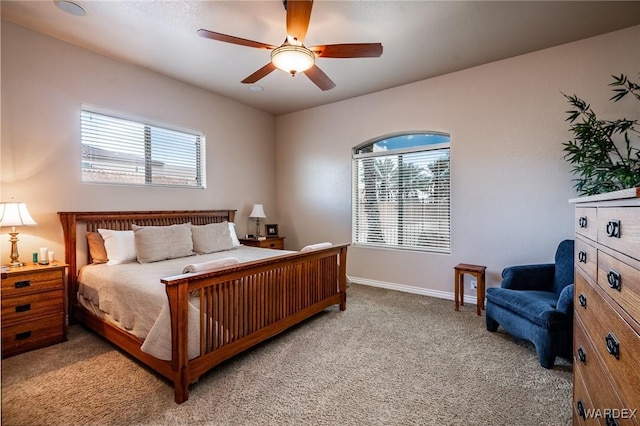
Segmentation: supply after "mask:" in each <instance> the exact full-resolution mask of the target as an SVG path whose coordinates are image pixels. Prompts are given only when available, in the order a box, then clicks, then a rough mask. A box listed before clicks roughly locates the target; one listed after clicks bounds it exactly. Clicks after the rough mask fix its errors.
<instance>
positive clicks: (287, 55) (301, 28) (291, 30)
mask: <svg viewBox="0 0 640 426" xmlns="http://www.w3.org/2000/svg"><path fill="white" fill-rule="evenodd" d="M282 3H283V4H284V8H285V10H286V11H287V38H286V39H285V41H284V43H282V44H281V45H280V46H274V45H271V44H265V43H261V42H258V41H253V40H247V39H244V38H240V37H234V36H230V35H226V34H221V33H216V32H213V31H209V30H204V29H200V30H198V35H199V36H200V37H204V38H209V39H211V40H217V41H223V42H225V43H232V44H239V45H240V46H247V47H255V48H258V49H267V50H271V62H269V63H268V64H267V65H265V66H264V67H262V68H260V69H259V70H258V71H256V72H254V73H253V74H251V75H250V76H249V77H247V78H245V79H244V80H242V83H248V84H251V83H255V82H257V81H258V80H260V79H261V78H263V77H265V76H267V75H268V74H269V73H271V72H272V71H274V70H275V69H276V68H278V69H281V70H283V71H285V72H288V73H290V74H291V75H292V76H295V75H296V74H297V73H299V72H302V73H304V74H305V75H306V76H307V77H309V79H310V80H311V81H312V82H313V83H315V84H316V86H318V87H319V88H320V89H322V90H330V89H333V88H334V87H336V85H335V83H334V82H333V81H331V79H330V78H329V77H328V76H327V75H326V74H325V73H324V72H323V71H322V70H321V69H320V68H318V66H317V65H316V64H315V60H316V58H377V57H379V56H380V55H382V44H380V43H349V44H327V45H320V46H312V47H306V46H305V45H304V44H303V43H302V42H303V41H304V38H305V36H306V35H307V29H308V28H309V19H310V18H311V8H312V7H313V0H283V1H282Z"/></svg>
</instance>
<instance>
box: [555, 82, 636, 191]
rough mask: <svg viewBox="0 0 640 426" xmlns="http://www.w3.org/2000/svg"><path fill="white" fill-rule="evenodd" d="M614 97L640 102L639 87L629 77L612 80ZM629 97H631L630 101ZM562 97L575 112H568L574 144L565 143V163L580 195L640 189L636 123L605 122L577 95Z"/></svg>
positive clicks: (627, 121) (614, 98)
mask: <svg viewBox="0 0 640 426" xmlns="http://www.w3.org/2000/svg"><path fill="white" fill-rule="evenodd" d="M612 77H613V82H612V83H610V84H609V86H612V87H614V89H613V92H614V95H613V96H612V97H611V98H610V99H609V100H612V101H614V102H618V101H620V100H622V99H623V98H627V100H628V99H631V100H632V101H640V85H638V84H636V83H634V82H632V81H630V80H629V79H628V78H627V76H626V75H624V74H621V75H620V76H619V77H617V76H612ZM627 95H631V96H629V97H627ZM563 96H564V97H565V98H566V99H567V100H568V101H569V104H571V106H572V107H573V109H571V110H569V111H567V114H568V115H569V116H568V117H567V119H566V121H568V122H569V123H570V124H571V127H570V130H571V133H572V134H573V140H571V141H569V142H566V143H564V144H563V145H564V149H563V151H564V152H565V155H564V157H563V158H564V159H566V160H567V161H568V162H569V163H570V164H572V165H573V168H572V169H571V172H572V173H573V174H574V175H577V176H578V178H577V179H575V182H576V183H575V185H574V186H575V188H576V189H577V190H578V192H579V193H580V195H594V194H601V193H604V192H611V191H616V190H620V189H626V188H632V187H635V186H640V137H639V136H640V132H639V130H638V124H639V123H638V120H637V119H633V120H630V119H626V118H621V119H618V120H602V119H599V118H598V117H597V116H596V113H595V112H594V111H593V109H591V106H590V105H589V104H588V103H586V102H585V101H583V100H582V99H580V98H579V97H577V96H576V95H572V96H568V95H565V94H564V93H563Z"/></svg>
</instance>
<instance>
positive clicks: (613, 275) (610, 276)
mask: <svg viewBox="0 0 640 426" xmlns="http://www.w3.org/2000/svg"><path fill="white" fill-rule="evenodd" d="M607 281H608V282H609V287H611V288H612V289H614V290H618V291H622V275H620V272H617V271H614V270H613V269H612V270H610V271H609V272H608V273H607Z"/></svg>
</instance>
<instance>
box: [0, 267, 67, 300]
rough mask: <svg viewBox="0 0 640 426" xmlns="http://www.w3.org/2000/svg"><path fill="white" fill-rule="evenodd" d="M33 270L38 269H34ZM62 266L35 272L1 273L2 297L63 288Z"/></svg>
mask: <svg viewBox="0 0 640 426" xmlns="http://www.w3.org/2000/svg"><path fill="white" fill-rule="evenodd" d="M35 271H38V270H37V269H35ZM63 279H64V268H59V269H53V270H40V271H38V272H36V273H34V272H31V273H19V272H18V273H15V274H14V273H6V274H5V273H3V274H2V298H3V299H4V298H5V297H13V296H22V295H24V294H29V293H36V292H39V291H45V290H56V289H62V288H63Z"/></svg>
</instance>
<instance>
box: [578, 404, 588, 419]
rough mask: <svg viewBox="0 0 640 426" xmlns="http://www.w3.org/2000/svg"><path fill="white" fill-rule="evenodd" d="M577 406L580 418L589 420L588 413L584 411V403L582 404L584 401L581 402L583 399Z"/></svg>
mask: <svg viewBox="0 0 640 426" xmlns="http://www.w3.org/2000/svg"><path fill="white" fill-rule="evenodd" d="M577 405H578V415H579V416H580V417H582V418H583V419H585V420H587V412H586V410H585V409H584V403H583V402H582V400H581V399H580V400H578V403H577Z"/></svg>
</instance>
